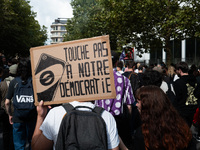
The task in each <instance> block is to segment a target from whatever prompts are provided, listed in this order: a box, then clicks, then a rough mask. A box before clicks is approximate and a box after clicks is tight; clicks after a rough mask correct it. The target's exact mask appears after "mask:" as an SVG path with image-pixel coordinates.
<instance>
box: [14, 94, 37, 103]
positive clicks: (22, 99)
mask: <svg viewBox="0 0 200 150" xmlns="http://www.w3.org/2000/svg"><path fill="white" fill-rule="evenodd" d="M16 99H17V102H18V103H32V102H33V101H34V100H33V95H32V96H27V95H20V96H18V95H16Z"/></svg>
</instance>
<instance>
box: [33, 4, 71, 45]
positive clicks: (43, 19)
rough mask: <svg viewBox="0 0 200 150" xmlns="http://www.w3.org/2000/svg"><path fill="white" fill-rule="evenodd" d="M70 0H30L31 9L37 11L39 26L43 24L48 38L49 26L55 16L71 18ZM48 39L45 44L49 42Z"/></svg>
mask: <svg viewBox="0 0 200 150" xmlns="http://www.w3.org/2000/svg"><path fill="white" fill-rule="evenodd" d="M70 2H71V0H30V6H32V10H33V11H34V12H36V13H37V17H36V20H38V21H39V24H40V26H43V25H45V26H46V27H47V31H48V38H50V29H51V28H50V26H51V24H52V22H54V21H55V19H57V18H72V16H73V15H72V14H73V12H72V7H71V5H70ZM49 42H50V39H48V41H47V44H49Z"/></svg>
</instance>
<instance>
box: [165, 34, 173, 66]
mask: <svg viewBox="0 0 200 150" xmlns="http://www.w3.org/2000/svg"><path fill="white" fill-rule="evenodd" d="M165 43H166V45H165V52H166V57H167V58H166V64H167V67H169V66H170V65H171V56H172V54H171V49H170V37H167V38H165Z"/></svg>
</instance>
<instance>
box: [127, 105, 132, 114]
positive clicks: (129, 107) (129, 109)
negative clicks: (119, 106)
mask: <svg viewBox="0 0 200 150" xmlns="http://www.w3.org/2000/svg"><path fill="white" fill-rule="evenodd" d="M127 107H128V111H129V113H130V114H131V113H132V106H131V105H127Z"/></svg>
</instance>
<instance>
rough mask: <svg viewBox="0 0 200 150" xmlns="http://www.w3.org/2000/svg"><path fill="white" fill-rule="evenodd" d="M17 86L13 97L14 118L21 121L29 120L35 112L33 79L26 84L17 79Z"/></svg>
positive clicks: (29, 79)
mask: <svg viewBox="0 0 200 150" xmlns="http://www.w3.org/2000/svg"><path fill="white" fill-rule="evenodd" d="M15 79H16V81H17V84H16V85H15V86H16V87H15V91H14V96H13V106H14V116H15V117H17V118H20V119H23V120H24V119H28V117H29V116H30V115H31V114H32V112H33V111H35V110H36V109H35V105H34V94H33V85H32V78H31V77H29V78H28V79H27V81H26V82H25V83H24V82H23V81H22V80H21V78H20V77H16V78H15Z"/></svg>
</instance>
